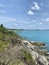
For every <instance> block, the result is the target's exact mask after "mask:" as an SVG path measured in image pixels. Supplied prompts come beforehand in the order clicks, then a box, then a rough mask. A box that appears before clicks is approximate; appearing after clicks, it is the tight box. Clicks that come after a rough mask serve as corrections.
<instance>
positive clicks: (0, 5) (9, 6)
mask: <svg viewBox="0 0 49 65" xmlns="http://www.w3.org/2000/svg"><path fill="white" fill-rule="evenodd" d="M0 7H2V8H4V7H8V8H12V7H13V6H12V5H3V4H0Z"/></svg>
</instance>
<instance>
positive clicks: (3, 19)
mask: <svg viewBox="0 0 49 65" xmlns="http://www.w3.org/2000/svg"><path fill="white" fill-rule="evenodd" d="M0 20H2V21H3V22H7V21H8V22H9V21H10V22H11V21H16V19H15V18H8V17H2V16H0Z"/></svg>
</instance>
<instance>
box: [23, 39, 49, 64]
mask: <svg viewBox="0 0 49 65" xmlns="http://www.w3.org/2000/svg"><path fill="white" fill-rule="evenodd" d="M22 42H23V45H25V46H27V47H28V49H29V50H30V53H31V55H32V56H33V57H34V60H36V59H38V58H39V59H38V60H37V61H36V63H38V61H39V63H40V64H43V65H48V62H49V61H47V59H48V58H47V57H46V56H45V55H41V54H39V53H38V52H41V51H40V50H39V49H38V52H37V47H36V46H34V45H33V44H31V43H30V42H29V41H27V40H22ZM33 43H34V41H33ZM39 43H40V42H39ZM42 51H43V52H44V53H45V54H46V53H47V50H46V51H45V50H42Z"/></svg>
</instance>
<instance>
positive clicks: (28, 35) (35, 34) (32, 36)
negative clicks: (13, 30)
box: [18, 30, 49, 51]
mask: <svg viewBox="0 0 49 65" xmlns="http://www.w3.org/2000/svg"><path fill="white" fill-rule="evenodd" d="M18 34H19V35H21V36H22V37H24V38H25V39H26V40H29V41H41V42H44V43H45V44H47V46H46V47H45V48H46V49H47V50H48V51H49V31H33V30H30V31H29V30H28V31H27V30H26V31H21V32H18Z"/></svg>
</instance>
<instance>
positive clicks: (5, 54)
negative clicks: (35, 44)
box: [0, 24, 35, 65]
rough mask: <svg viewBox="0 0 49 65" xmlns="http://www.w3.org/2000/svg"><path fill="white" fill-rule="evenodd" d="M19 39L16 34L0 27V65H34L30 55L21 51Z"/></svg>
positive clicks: (25, 51)
mask: <svg viewBox="0 0 49 65" xmlns="http://www.w3.org/2000/svg"><path fill="white" fill-rule="evenodd" d="M21 39H23V38H22V37H21V36H19V35H18V34H17V33H15V32H13V31H11V30H9V29H7V28H5V27H4V26H3V24H1V25H0V65H32V64H33V65H35V63H34V61H33V58H32V56H31V54H30V53H29V52H28V51H27V50H25V49H24V50H22V48H21V47H23V46H22V41H21ZM23 48H24V47H23ZM18 56H19V57H21V58H19V57H18ZM23 60H24V61H23Z"/></svg>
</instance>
